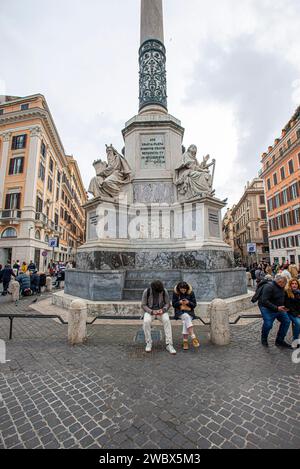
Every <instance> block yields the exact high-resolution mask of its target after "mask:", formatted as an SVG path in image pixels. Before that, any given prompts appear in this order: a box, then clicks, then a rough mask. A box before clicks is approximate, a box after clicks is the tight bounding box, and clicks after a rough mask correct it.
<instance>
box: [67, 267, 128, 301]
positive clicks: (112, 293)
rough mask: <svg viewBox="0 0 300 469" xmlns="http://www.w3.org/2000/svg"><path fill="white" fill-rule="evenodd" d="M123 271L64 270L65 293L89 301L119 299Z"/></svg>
mask: <svg viewBox="0 0 300 469" xmlns="http://www.w3.org/2000/svg"><path fill="white" fill-rule="evenodd" d="M124 283H125V272H117V271H113V272H91V271H81V270H77V269H76V270H75V269H71V270H66V279H65V293H66V294H68V295H72V296H77V297H79V298H84V299H86V300H91V301H114V300H115V301H121V300H122V298H123V288H124Z"/></svg>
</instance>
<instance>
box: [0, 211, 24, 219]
mask: <svg viewBox="0 0 300 469" xmlns="http://www.w3.org/2000/svg"><path fill="white" fill-rule="evenodd" d="M21 216H22V211H21V210H2V211H0V219H1V218H2V219H6V220H18V219H20V218H21Z"/></svg>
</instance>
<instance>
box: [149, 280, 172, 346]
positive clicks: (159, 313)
mask: <svg viewBox="0 0 300 469" xmlns="http://www.w3.org/2000/svg"><path fill="white" fill-rule="evenodd" d="M170 306H171V304H170V298H169V293H168V291H167V290H166V289H165V287H164V285H163V283H162V282H161V281H160V280H156V281H154V282H152V284H151V286H150V288H148V289H147V290H145V291H144V293H143V298H142V310H143V311H144V326H143V329H144V334H145V340H146V349H145V350H146V352H147V353H150V352H151V351H152V336H151V325H152V321H153V319H158V320H159V321H161V322H162V324H163V326H164V331H165V339H166V348H167V351H168V352H169V353H170V354H171V355H176V350H175V349H174V347H173V336H172V327H171V321H170V317H169V314H168V311H169V309H170Z"/></svg>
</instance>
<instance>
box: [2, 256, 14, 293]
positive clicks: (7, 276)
mask: <svg viewBox="0 0 300 469" xmlns="http://www.w3.org/2000/svg"><path fill="white" fill-rule="evenodd" d="M11 277H16V275H15V273H14V271H13V269H12V268H11V265H10V264H6V266H5V267H4V269H2V270H1V273H0V279H1V281H2V283H3V291H2V293H1V295H2V296H6V295H7V293H8V285H9V282H10V281H11Z"/></svg>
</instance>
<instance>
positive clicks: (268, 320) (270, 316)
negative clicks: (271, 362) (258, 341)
mask: <svg viewBox="0 0 300 469" xmlns="http://www.w3.org/2000/svg"><path fill="white" fill-rule="evenodd" d="M259 309H260V311H261V314H262V317H263V319H264V324H263V328H262V333H261V335H262V338H263V339H267V338H268V335H269V333H270V330H271V329H272V327H273V324H274V321H275V319H277V321H279V322H280V323H281V324H280V328H279V331H278V334H277V338H276V342H283V341H284V339H285V336H286V335H287V333H288V330H289V327H290V324H291V321H290V318H289V315H288V314H287V313H275V311H272V310H271V309H268V308H265V307H264V306H260V308H259Z"/></svg>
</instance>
